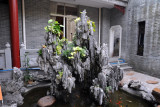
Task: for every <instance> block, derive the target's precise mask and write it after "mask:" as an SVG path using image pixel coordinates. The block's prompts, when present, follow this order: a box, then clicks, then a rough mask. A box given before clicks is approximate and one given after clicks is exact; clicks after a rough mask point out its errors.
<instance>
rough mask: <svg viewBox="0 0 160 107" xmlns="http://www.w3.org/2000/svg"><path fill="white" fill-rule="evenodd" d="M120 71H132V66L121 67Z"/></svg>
mask: <svg viewBox="0 0 160 107" xmlns="http://www.w3.org/2000/svg"><path fill="white" fill-rule="evenodd" d="M120 69H122V70H126V69H132V67H130V66H124V67H120Z"/></svg>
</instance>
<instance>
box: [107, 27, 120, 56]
mask: <svg viewBox="0 0 160 107" xmlns="http://www.w3.org/2000/svg"><path fill="white" fill-rule="evenodd" d="M121 38H122V27H121V26H120V25H116V26H112V27H111V28H110V37H109V56H110V57H111V58H113V57H118V58H121Z"/></svg>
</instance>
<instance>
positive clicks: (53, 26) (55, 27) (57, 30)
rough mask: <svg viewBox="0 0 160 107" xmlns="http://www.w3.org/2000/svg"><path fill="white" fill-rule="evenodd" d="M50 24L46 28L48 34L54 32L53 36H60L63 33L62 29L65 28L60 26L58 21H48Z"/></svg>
mask: <svg viewBox="0 0 160 107" xmlns="http://www.w3.org/2000/svg"><path fill="white" fill-rule="evenodd" d="M48 24H49V25H47V26H46V27H44V29H45V31H46V32H52V33H53V34H56V35H58V36H60V35H61V34H62V33H63V32H62V31H61V27H64V26H63V25H60V24H59V23H58V21H54V20H53V19H50V20H49V21H48Z"/></svg>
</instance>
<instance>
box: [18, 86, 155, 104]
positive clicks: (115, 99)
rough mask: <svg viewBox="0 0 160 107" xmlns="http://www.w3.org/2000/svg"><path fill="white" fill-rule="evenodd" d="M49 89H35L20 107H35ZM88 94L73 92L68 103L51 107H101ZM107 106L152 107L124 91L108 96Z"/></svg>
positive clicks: (25, 97)
mask: <svg viewBox="0 0 160 107" xmlns="http://www.w3.org/2000/svg"><path fill="white" fill-rule="evenodd" d="M48 89H49V87H43V88H36V89H34V90H32V91H30V92H29V93H28V94H27V95H25V96H24V104H23V105H22V106H21V107H37V102H38V100H39V99H40V98H41V97H44V96H45V95H46V92H47V90H48ZM88 96H89V94H79V92H75V90H74V92H73V95H72V97H71V98H70V100H69V103H64V102H62V101H56V103H55V104H54V105H53V106H51V107H101V106H99V105H98V104H97V103H95V102H93V101H91V100H90V99H88ZM108 102H109V104H108V105H107V106H105V107H153V105H152V104H150V103H149V102H147V101H145V100H142V99H139V98H137V97H135V96H132V95H130V94H128V93H125V92H124V91H121V90H119V91H116V92H115V93H114V94H112V95H111V96H110V99H109V100H108Z"/></svg>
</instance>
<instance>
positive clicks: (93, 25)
mask: <svg viewBox="0 0 160 107" xmlns="http://www.w3.org/2000/svg"><path fill="white" fill-rule="evenodd" d="M90 22H92V27H93V31H94V32H95V31H96V25H95V22H93V21H91V20H88V21H87V24H88V26H89V27H90V26H91V25H90Z"/></svg>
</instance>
